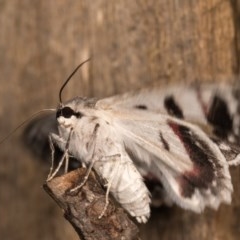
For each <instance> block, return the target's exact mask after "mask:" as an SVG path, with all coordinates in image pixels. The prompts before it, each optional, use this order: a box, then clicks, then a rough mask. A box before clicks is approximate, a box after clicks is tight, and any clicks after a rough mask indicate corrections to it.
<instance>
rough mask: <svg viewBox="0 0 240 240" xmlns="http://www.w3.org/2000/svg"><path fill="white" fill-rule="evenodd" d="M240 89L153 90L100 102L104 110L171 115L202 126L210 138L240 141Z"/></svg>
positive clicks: (214, 87)
mask: <svg viewBox="0 0 240 240" xmlns="http://www.w3.org/2000/svg"><path fill="white" fill-rule="evenodd" d="M239 92H240V89H239V88H234V87H233V86H230V85H226V84H222V85H216V84H207V85H199V86H196V85H184V86H183V85H182V86H181V85H180V86H170V87H166V88H164V89H162V88H149V89H145V90H141V91H135V92H132V93H127V94H123V95H117V96H113V97H110V98H106V99H102V100H100V101H98V103H97V106H99V107H100V108H103V109H108V108H111V109H114V110H121V109H123V110H124V109H128V110H130V109H131V110H133V111H134V110H142V111H144V110H145V111H150V112H155V113H161V114H168V115H171V116H174V117H176V118H179V119H184V120H185V121H188V122H192V123H194V124H198V125H199V126H201V127H202V128H203V130H204V131H205V132H206V133H207V134H210V135H215V136H218V137H221V138H225V139H227V140H228V141H230V142H237V143H239V142H240V120H239V119H240V93H239Z"/></svg>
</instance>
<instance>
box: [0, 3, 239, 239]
mask: <svg viewBox="0 0 240 240" xmlns="http://www.w3.org/2000/svg"><path fill="white" fill-rule="evenodd" d="M239 6H240V3H239V1H233V0H232V1H230V0H224V1H222V0H211V1H209V0H202V1H195V0H158V1H154V0H139V1H127V0H122V1H106V0H94V1H87V0H86V1H78V0H71V1H64V0H59V1H53V0H49V1H32V0H22V1H17V0H11V1H6V0H0V74H1V77H0V101H1V104H0V136H1V137H3V136H5V135H6V134H7V133H8V132H9V131H11V130H12V129H13V128H14V127H15V126H16V125H17V124H19V123H20V122H21V121H23V120H25V119H26V118H27V117H28V116H29V115H30V114H32V113H33V112H36V111H38V110H41V109H43V108H49V107H55V106H56V105H57V103H58V91H59V88H60V86H61V84H62V83H63V81H64V80H65V79H66V77H67V76H68V75H69V74H70V72H71V71H72V70H73V69H74V67H75V66H76V65H77V64H79V63H80V62H81V61H83V60H85V59H86V58H88V57H89V56H90V55H93V56H94V58H93V61H91V62H90V63H88V64H86V65H85V66H84V67H83V68H82V69H81V70H80V72H79V73H78V74H77V75H76V76H75V77H74V80H72V81H71V82H70V83H69V85H68V86H67V88H66V89H65V91H64V99H67V98H72V97H73V96H76V95H80V96H83V95H84V96H95V97H106V96H109V95H111V94H115V93H122V92H125V91H127V90H132V89H137V88H143V87H146V86H149V85H153V84H156V83H157V84H162V85H166V84H168V83H169V82H177V83H179V82H193V81H200V82H202V81H214V82H217V83H219V82H222V81H229V80H233V79H235V78H236V77H237V76H238V74H239V36H240V35H239V26H240V25H239V24H240V22H239V21H240V20H239V16H240V15H239ZM21 132H22V130H19V131H18V132H17V133H16V134H15V135H14V136H12V137H11V138H10V139H9V140H8V141H7V142H5V143H4V144H2V145H0V238H1V239H3V240H8V239H11V240H23V239H24V240H28V239H33V240H35V239H41V240H48V239H51V240H52V239H57V240H63V239H73V240H74V239H77V236H76V234H75V232H74V230H73V229H72V228H71V226H70V225H69V224H68V223H67V222H66V221H65V220H64V219H63V217H62V213H61V210H60V209H59V208H58V207H57V206H56V205H55V203H54V202H53V201H52V200H51V199H50V197H49V196H48V195H47V194H46V193H45V192H44V190H43V189H42V187H41V186H42V184H43V183H44V181H45V179H46V176H47V173H48V169H49V165H50V163H49V165H48V164H46V163H43V162H42V161H41V160H40V159H39V158H38V157H35V156H34V155H33V154H31V153H30V151H28V149H27V147H25V146H24V144H23V142H22V138H21ZM49 159H50V157H49ZM47 160H48V159H47ZM49 161H50V160H49ZM231 173H232V175H233V184H234V189H235V191H234V194H233V203H232V205H231V206H226V205H222V206H221V207H220V209H219V210H218V211H216V212H215V211H212V210H209V209H207V210H206V211H205V212H204V214H202V215H196V214H194V213H191V212H187V211H184V210H181V209H179V208H177V207H173V208H170V209H167V208H163V209H158V210H155V211H153V213H152V218H151V220H150V221H149V223H148V224H146V225H143V226H141V232H142V239H148V240H150V239H151V240H152V239H153V240H158V239H164V240H165V239H174V240H176V239H177V240H178V239H184V240H185V239H189V240H191V239H216V240H219V239H220V240H221V239H228V240H231V239H239V234H240V224H239V222H240V219H239V218H240V217H239V216H240V208H239V207H240V185H239V184H240V168H235V169H232V171H231Z"/></svg>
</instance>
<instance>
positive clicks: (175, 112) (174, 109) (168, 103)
mask: <svg viewBox="0 0 240 240" xmlns="http://www.w3.org/2000/svg"><path fill="white" fill-rule="evenodd" d="M164 107H165V109H166V110H167V112H168V114H170V115H171V116H174V117H177V118H181V119H183V113H182V110H181V108H180V107H179V106H178V105H177V103H176V102H175V100H174V98H173V96H168V97H166V98H165V99H164Z"/></svg>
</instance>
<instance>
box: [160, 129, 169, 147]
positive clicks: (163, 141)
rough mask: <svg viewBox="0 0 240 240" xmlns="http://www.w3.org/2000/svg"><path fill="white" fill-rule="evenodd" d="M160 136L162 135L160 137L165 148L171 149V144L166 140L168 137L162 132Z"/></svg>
mask: <svg viewBox="0 0 240 240" xmlns="http://www.w3.org/2000/svg"><path fill="white" fill-rule="evenodd" d="M159 136H160V139H161V142H162V144H163V146H164V148H165V149H166V150H167V151H169V149H170V148H169V144H168V142H167V141H166V139H165V138H164V137H163V135H162V133H161V132H160V133H159Z"/></svg>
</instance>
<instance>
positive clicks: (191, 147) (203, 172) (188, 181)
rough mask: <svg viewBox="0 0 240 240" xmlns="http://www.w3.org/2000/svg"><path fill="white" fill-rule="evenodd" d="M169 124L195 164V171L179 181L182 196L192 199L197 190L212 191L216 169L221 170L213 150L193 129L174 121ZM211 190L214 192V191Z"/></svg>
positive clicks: (190, 171)
mask: <svg viewBox="0 0 240 240" xmlns="http://www.w3.org/2000/svg"><path fill="white" fill-rule="evenodd" d="M168 124H169V126H170V127H171V128H172V130H173V131H174V133H175V134H176V135H177V136H178V137H179V139H180V140H181V142H182V144H183V146H184V148H185V150H186V151H187V153H188V156H189V158H190V159H191V160H192V162H193V164H194V166H193V169H191V170H189V171H185V172H183V173H182V175H181V176H180V177H179V179H178V181H179V184H180V187H181V195H182V196H183V197H188V198H191V197H192V195H193V194H194V192H195V189H199V190H201V189H204V190H206V189H208V188H210V189H211V185H212V182H213V180H214V179H215V177H216V176H215V171H214V167H215V168H221V166H219V165H218V164H217V159H215V158H214V154H213V153H212V151H211V149H209V147H208V145H207V144H206V143H205V142H204V141H203V140H201V139H199V138H198V136H197V135H196V134H195V133H194V132H192V131H191V129H189V128H187V127H185V126H182V125H180V124H178V123H174V122H172V121H169V122H168ZM216 174H218V173H216ZM215 180H216V179H215ZM211 190H212V191H214V189H211Z"/></svg>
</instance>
